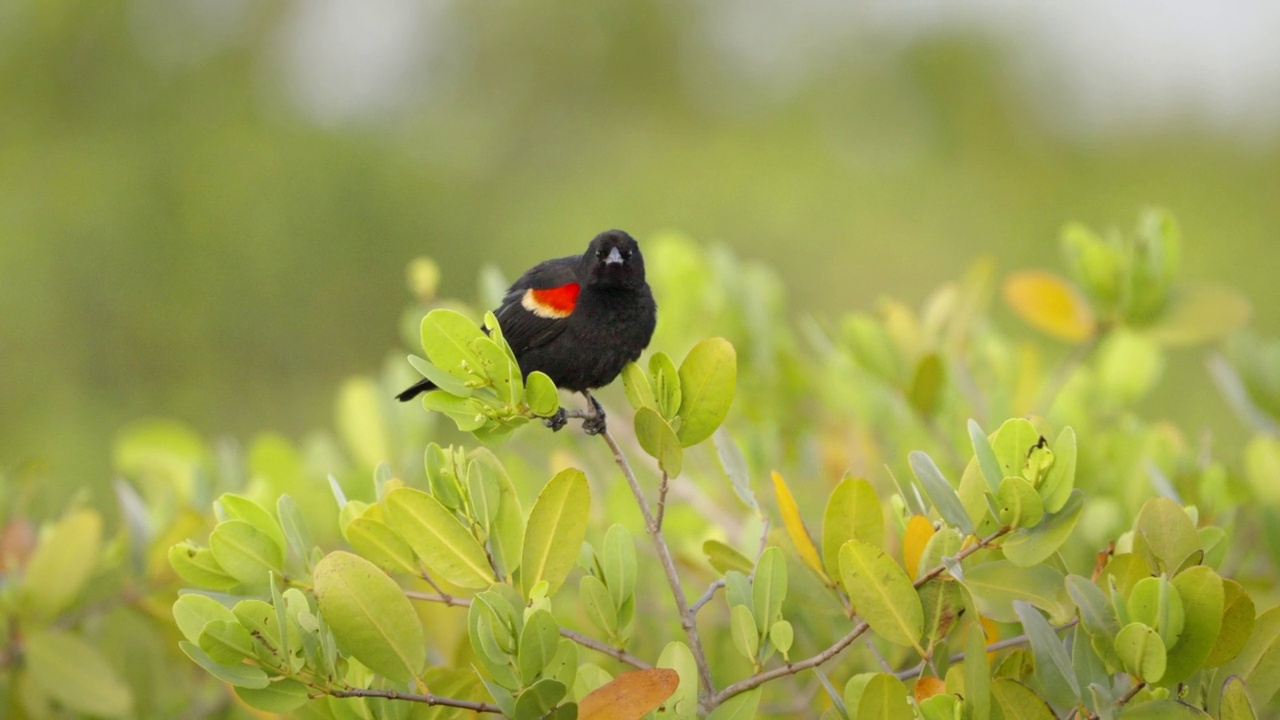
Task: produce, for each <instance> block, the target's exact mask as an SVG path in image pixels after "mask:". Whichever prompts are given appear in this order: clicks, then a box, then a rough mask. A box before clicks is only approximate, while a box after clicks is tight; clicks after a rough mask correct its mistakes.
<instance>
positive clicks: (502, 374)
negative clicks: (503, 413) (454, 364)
mask: <svg viewBox="0 0 1280 720" xmlns="http://www.w3.org/2000/svg"><path fill="white" fill-rule="evenodd" d="M504 344H505V343H504ZM471 349H472V350H474V351H475V353H476V355H477V356H479V358H480V369H481V372H482V373H483V374H484V375H485V376H486V377H488V378H489V381H490V382H491V383H492V387H493V392H494V394H495V395H497V396H498V401H499V402H500V403H502V404H504V405H519V404H521V403H522V402H523V401H524V383H523V382H522V378H521V377H520V366H519V365H517V364H516V361H515V360H514V359H512V358H511V357H510V356H509V355H508V354H507V352H506V351H505V350H503V349H502V348H500V347H498V344H497V343H495V342H494V341H493V339H492V338H490V337H488V336H485V337H480V338H477V339H475V340H472V341H471ZM553 412H554V411H553Z"/></svg>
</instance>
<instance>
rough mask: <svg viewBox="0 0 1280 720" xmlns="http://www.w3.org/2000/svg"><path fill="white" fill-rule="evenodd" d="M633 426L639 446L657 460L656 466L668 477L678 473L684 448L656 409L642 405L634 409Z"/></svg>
mask: <svg viewBox="0 0 1280 720" xmlns="http://www.w3.org/2000/svg"><path fill="white" fill-rule="evenodd" d="M635 427H636V440H638V441H639V442H640V447H641V448H643V449H644V451H645V452H646V453H649V455H650V457H653V458H654V459H655V460H657V461H658V467H659V468H661V469H662V471H663V472H664V473H666V474H667V475H669V476H670V477H675V476H677V475H679V474H680V466H681V463H682V460H683V459H684V450H683V449H682V448H681V446H680V439H679V438H678V437H676V432H675V430H672V429H671V425H669V424H668V423H667V421H666V420H663V419H662V416H661V415H659V414H658V411H657V410H654V409H653V408H647V407H642V408H640V409H639V410H637V411H636V420H635Z"/></svg>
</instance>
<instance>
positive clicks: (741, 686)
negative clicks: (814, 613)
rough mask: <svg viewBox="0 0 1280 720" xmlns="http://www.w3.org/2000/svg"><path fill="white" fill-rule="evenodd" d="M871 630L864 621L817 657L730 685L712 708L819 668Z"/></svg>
mask: <svg viewBox="0 0 1280 720" xmlns="http://www.w3.org/2000/svg"><path fill="white" fill-rule="evenodd" d="M870 628H871V626H870V625H867V621H866V620H863V621H862V622H860V623H858V624H857V625H855V626H854V627H853V630H850V631H849V634H848V635H845V636H844V637H842V638H840V639H839V640H837V641H836V643H835V644H834V645H832V646H831V647H829V648H827V649H826V650H823V651H822V652H820V653H818V654H817V655H814V656H813V657H811V658H806V659H804V660H801V661H800V662H794V663H789V664H787V665H783V666H782V667H776V668H774V669H772V670H766V671H764V672H761V673H756V674H755V675H752V676H751V677H749V678H746V679H745V680H739V681H738V682H736V683H734V684H732V685H730V686H729V687H727V688H725V689H724V690H721V691H720V692H718V693H716V694H715V695H714V696H712V698H711V703H710V704H711V707H718V706H720V705H721V704H723V703H724V701H726V700H728V699H729V698H731V697H733V696H734V695H737V694H739V693H744V692H746V691H748V690H750V689H752V688H754V687H759V686H760V685H763V684H764V683H767V682H769V681H770V680H776V679H777V678H780V677H786V676H787V675H794V674H796V673H798V672H801V671H803V670H808V669H809V668H811V667H817V666H819V665H821V664H822V663H824V662H826V661H828V660H830V659H831V658H833V657H835V656H836V655H839V654H840V651H841V650H844V649H845V648H847V647H849V645H850V644H851V643H852V642H853V641H854V640H857V639H858V638H859V637H861V636H862V634H863V633H865V632H866V631H867V630H869V629H870Z"/></svg>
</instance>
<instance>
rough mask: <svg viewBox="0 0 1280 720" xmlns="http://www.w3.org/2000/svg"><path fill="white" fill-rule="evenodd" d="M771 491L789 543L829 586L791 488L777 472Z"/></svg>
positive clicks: (829, 582) (828, 580)
mask: <svg viewBox="0 0 1280 720" xmlns="http://www.w3.org/2000/svg"><path fill="white" fill-rule="evenodd" d="M773 491H774V493H776V494H777V496H778V510H779V511H780V512H781V513H782V524H783V525H785V526H786V527H787V534H788V535H790V536H791V542H792V543H794V544H795V546H796V550H797V551H798V552H799V553H800V559H801V560H803V561H804V564H805V565H808V566H809V567H810V568H812V569H813V571H814V572H816V573H818V577H820V578H822V581H823V582H825V583H827V584H828V585H829V584H831V578H828V577H827V573H826V572H824V571H823V569H822V558H821V557H819V556H818V548H816V547H814V545H813V538H811V537H809V531H808V530H807V529H806V528H805V526H804V520H803V519H801V517H800V508H799V507H798V506H797V505H796V499H795V496H793V495H792V494H791V488H789V487H787V481H786V480H783V479H782V476H781V475H779V474H778V473H777V472H775V473H773Z"/></svg>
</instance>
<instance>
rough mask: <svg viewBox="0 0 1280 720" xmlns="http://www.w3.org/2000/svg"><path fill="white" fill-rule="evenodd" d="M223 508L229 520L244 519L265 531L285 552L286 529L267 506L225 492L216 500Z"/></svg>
mask: <svg viewBox="0 0 1280 720" xmlns="http://www.w3.org/2000/svg"><path fill="white" fill-rule="evenodd" d="M216 502H217V504H218V505H219V506H220V507H221V508H222V513H223V515H225V516H226V519H229V520H244V521H245V522H247V523H249V524H250V525H252V526H253V527H254V528H255V529H257V530H258V531H260V532H262V533H265V534H266V535H267V537H269V538H271V539H272V540H274V541H275V542H276V544H277V545H279V546H280V551H281V552H282V553H283V552H284V550H285V549H286V548H287V547H288V546H287V545H286V544H285V539H284V530H283V529H282V528H281V527H280V523H279V521H277V520H276V519H275V516H273V515H272V514H271V513H270V512H269V511H268V510H267V509H266V508H264V507H262V506H261V505H259V504H258V503H256V502H254V501H252V500H250V499H249V498H247V497H244V496H242V495H235V494H232V493H223V494H222V495H221V496H219V497H218V499H217V500H216Z"/></svg>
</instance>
